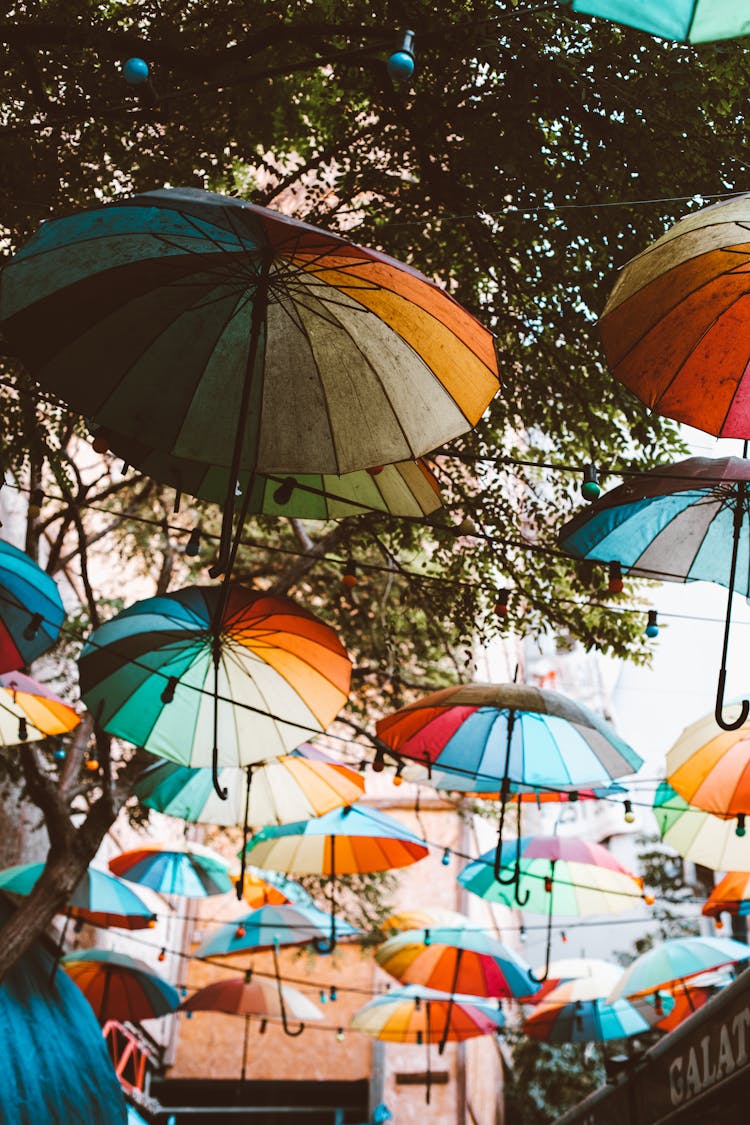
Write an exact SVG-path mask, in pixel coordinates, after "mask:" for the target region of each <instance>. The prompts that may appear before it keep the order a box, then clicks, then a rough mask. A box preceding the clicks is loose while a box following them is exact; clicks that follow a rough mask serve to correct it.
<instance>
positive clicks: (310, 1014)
mask: <svg viewBox="0 0 750 1125" xmlns="http://www.w3.org/2000/svg"><path fill="white" fill-rule="evenodd" d="M180 1010H181V1011H183V1012H226V1013H227V1015H230V1016H244V1017H245V1038H244V1042H243V1047H242V1076H241V1080H242V1081H243V1082H244V1081H245V1074H246V1068H247V1041H248V1036H249V1031H250V1020H251V1018H252V1017H253V1016H257V1017H258V1018H259V1019H260V1021H261V1025H260V1026H261V1031H264V1030H265V1025H266V1020H281V1022H282V1024H283V1026H284V1028H285V1030H286V1029H287V1028H288V1022H287V1021H288V1020H289V1019H290V1018H291V1019H294V1020H299V1022H300V1027H299V1030H298V1031H296V1032H294V1033H293V1034H294V1035H297V1034H301V1033H302V1032H303V1031H304V1029H305V1024H306V1023H309V1021H310V1020H321V1019H322V1018H323V1016H322V1014H321V1012H320V1010H319V1009H318V1008H317V1007H316V1006H315V1004H313V1002H312V1000H308V999H307V997H306V996H304V995H303V993H301V992H298V990H297V989H296V988H290V987H289V986H288V985H284V984H282V983H281V981H276V982H272V981H268V980H257V979H256V980H253V979H252V972H251V971H248V972H247V973H245V975H244V976H243V977H230V978H229V979H228V980H218V981H213V983H212V984H207V985H206V986H205V988H200V989H198V991H197V992H194V993H193V995H192V996H190V997H189V998H188V999H187V1000H183V1002H182V1004H181V1005H180Z"/></svg>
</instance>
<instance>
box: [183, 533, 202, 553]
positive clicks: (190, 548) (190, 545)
mask: <svg viewBox="0 0 750 1125" xmlns="http://www.w3.org/2000/svg"><path fill="white" fill-rule="evenodd" d="M200 553H201V532H200V527H194V528H193V530H192V531H191V532H190V538H189V539H188V541H187V543H186V544H185V554H186V555H187V556H188V558H191V559H194V558H197V556H198V555H199V554H200Z"/></svg>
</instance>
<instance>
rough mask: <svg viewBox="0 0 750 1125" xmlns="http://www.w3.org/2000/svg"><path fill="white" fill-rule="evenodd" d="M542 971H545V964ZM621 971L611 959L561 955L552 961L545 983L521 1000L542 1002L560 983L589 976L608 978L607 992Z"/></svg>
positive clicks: (526, 1002) (532, 1002)
mask: <svg viewBox="0 0 750 1125" xmlns="http://www.w3.org/2000/svg"><path fill="white" fill-rule="evenodd" d="M540 971H541V972H544V967H543V966H542V968H541V970H540ZM621 973H622V969H621V968H620V966H619V965H615V964H613V963H612V962H611V961H601V960H599V959H598V958H596V957H561V958H560V959H559V960H558V961H552V962H551V964H550V966H549V970H548V972H547V976H546V978H545V981H544V983H543V984H541V985H540V986H539V988H538V989H537V991H536V992H535V993H534V994H533V996H524V997H521V1001H522V1003H524V1004H541V1003H543V1002H544V1000H545V998H546V997H547V996H549V994H550V992H552V990H553V989H555V988H557V987H558V985H560V984H567V982H568V981H571V980H583V979H586V978H588V977H596V978H597V979H598V980H604V979H606V978H608V979H609V987H608V988H607V992H609V989H610V988H613V987H614V985H615V984H616V983H617V981H618V980H619V979H620V974H621ZM604 995H606V993H604Z"/></svg>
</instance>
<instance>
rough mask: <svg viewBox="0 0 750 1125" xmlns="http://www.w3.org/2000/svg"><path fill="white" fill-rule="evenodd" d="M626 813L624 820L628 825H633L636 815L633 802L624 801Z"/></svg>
mask: <svg viewBox="0 0 750 1125" xmlns="http://www.w3.org/2000/svg"><path fill="white" fill-rule="evenodd" d="M623 806H624V809H625V813H624V816H623V819H624V821H625V823H626V824H632V823H633V821H634V820H635V813H634V812H633V802H632V801H631V800H626V801H623Z"/></svg>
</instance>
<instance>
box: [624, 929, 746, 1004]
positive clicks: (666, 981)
mask: <svg viewBox="0 0 750 1125" xmlns="http://www.w3.org/2000/svg"><path fill="white" fill-rule="evenodd" d="M748 957H750V947H749V946H747V945H745V944H743V943H742V942H739V941H732V940H731V938H717V937H687V938H669V939H668V940H667V941H663V942H661V944H659V945H656V946H654V948H653V949H649V950H648V951H647V952H646V953H642V954H641V955H640V957H636V959H635V961H632V962H631V963H630V965H628V967H627V968H626V969H625V972H624V973H623V975H622V977H621V978H620V980H619V982H618V983H617V984H616V985H615V987H614V988H613V989H612V991H611V992H610V994H609V996H608V997H607V999H608V1000H609V1001H610V1003H611V1002H612V1001H614V1000H618V999H620V997H623V996H624V997H626V998H627V999H630V998H631V997H633V996H647V995H648V994H649V993H652V992H657V991H658V990H660V989H666V988H673V987H676V986H678V985H681V984H682V983H683V982H684V981H688V980H690V979H691V977H697V976H700V975H701V973H706V972H708V971H709V970H711V969H719V968H721V967H722V966H724V965H734V964H737V963H739V962H740V961H746V960H747V959H748Z"/></svg>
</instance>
